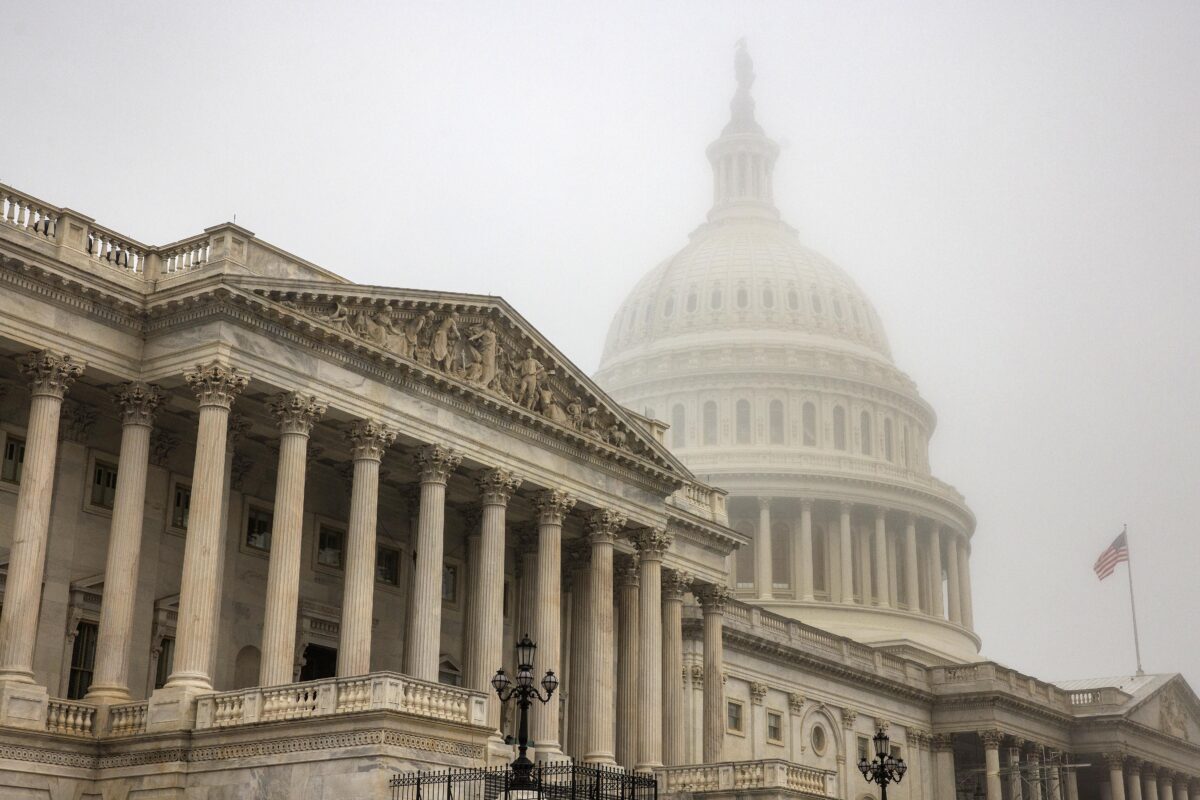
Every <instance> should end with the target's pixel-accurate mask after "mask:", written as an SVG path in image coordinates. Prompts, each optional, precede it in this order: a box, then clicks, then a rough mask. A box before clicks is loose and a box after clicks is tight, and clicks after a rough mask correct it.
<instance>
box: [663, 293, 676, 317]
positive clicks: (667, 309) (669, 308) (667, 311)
mask: <svg viewBox="0 0 1200 800" xmlns="http://www.w3.org/2000/svg"><path fill="white" fill-rule="evenodd" d="M674 313H675V295H671V296H670V297H668V298H667V302H665V303H663V316H664V317H666V318H667V319H670V318H671V315H672V314H674Z"/></svg>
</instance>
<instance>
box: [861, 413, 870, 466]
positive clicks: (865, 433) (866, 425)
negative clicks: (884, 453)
mask: <svg viewBox="0 0 1200 800" xmlns="http://www.w3.org/2000/svg"><path fill="white" fill-rule="evenodd" d="M858 432H859V435H860V436H861V437H862V454H863V455H864V456H869V455H871V415H870V414H869V413H867V412H866V411H864V412H862V414H861V415H860V416H859V418H858Z"/></svg>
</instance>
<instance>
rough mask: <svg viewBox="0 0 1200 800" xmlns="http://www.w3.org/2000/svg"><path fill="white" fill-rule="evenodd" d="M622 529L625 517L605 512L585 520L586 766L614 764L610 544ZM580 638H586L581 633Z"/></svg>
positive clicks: (600, 511)
mask: <svg viewBox="0 0 1200 800" xmlns="http://www.w3.org/2000/svg"><path fill="white" fill-rule="evenodd" d="M624 527H625V516H624V515H623V514H620V513H618V512H615V511H611V510H608V509H600V510H597V511H593V512H591V513H589V514H588V516H587V534H588V541H589V542H590V543H591V548H592V564H591V573H592V574H591V580H590V581H589V584H590V585H589V587H588V588H589V591H588V630H590V632H591V635H590V636H589V639H591V646H590V647H589V650H588V656H589V657H590V658H589V661H590V662H591V663H590V664H589V666H588V680H589V682H590V683H591V685H592V688H593V691H594V692H595V694H594V695H591V696H590V697H589V700H590V701H591V702H589V703H588V704H587V705H586V706H584V709H583V712H584V713H585V714H586V715H587V717H586V719H585V723H584V724H585V725H586V726H587V746H586V748H585V753H584V757H583V758H584V761H586V762H587V763H590V764H606V765H610V766H611V765H614V764H616V748H615V743H614V741H613V737H614V735H615V732H616V731H615V725H614V714H613V712H614V710H615V699H616V698H615V694H616V692H615V688H616V687H615V685H614V683H615V678H616V676H615V674H614V669H613V663H612V656H613V652H614V647H613V645H614V644H615V643H614V641H613V542H614V541H615V540H616V536H617V533H618V532H619V531H620V530H621V529H622V528H624ZM584 635H585V636H586V635H588V634H587V633H584Z"/></svg>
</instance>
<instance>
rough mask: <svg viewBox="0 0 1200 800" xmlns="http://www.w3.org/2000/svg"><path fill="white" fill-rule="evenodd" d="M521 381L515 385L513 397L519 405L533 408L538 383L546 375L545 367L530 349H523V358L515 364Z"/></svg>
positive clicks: (535, 401) (536, 399)
mask: <svg viewBox="0 0 1200 800" xmlns="http://www.w3.org/2000/svg"><path fill="white" fill-rule="evenodd" d="M517 371H518V374H520V376H521V382H520V383H519V384H518V385H517V396H516V397H515V398H514V399H515V400H516V402H517V403H518V404H519V405H523V406H525V407H526V408H533V407H534V405H535V404H536V403H537V401H538V385H539V384H540V383H541V380H542V377H543V376H544V375H546V368H545V367H543V366H542V363H541V362H540V361H538V360H537V359H536V358H534V357H533V351H532V350H526V351H525V358H524V359H522V360H521V362H520V363H519V364H518V365H517Z"/></svg>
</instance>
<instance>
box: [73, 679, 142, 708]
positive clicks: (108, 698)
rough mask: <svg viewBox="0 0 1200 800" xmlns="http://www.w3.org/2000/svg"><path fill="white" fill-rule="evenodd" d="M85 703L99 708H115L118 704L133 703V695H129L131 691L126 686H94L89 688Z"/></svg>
mask: <svg viewBox="0 0 1200 800" xmlns="http://www.w3.org/2000/svg"><path fill="white" fill-rule="evenodd" d="M83 702H85V703H95V704H96V705H98V706H114V705H117V704H118V703H132V702H133V695H131V694H129V690H128V689H127V688H125V687H124V686H96V685H95V684H93V685H92V686H90V687H88V692H87V694H86V695H84V697H83Z"/></svg>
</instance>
